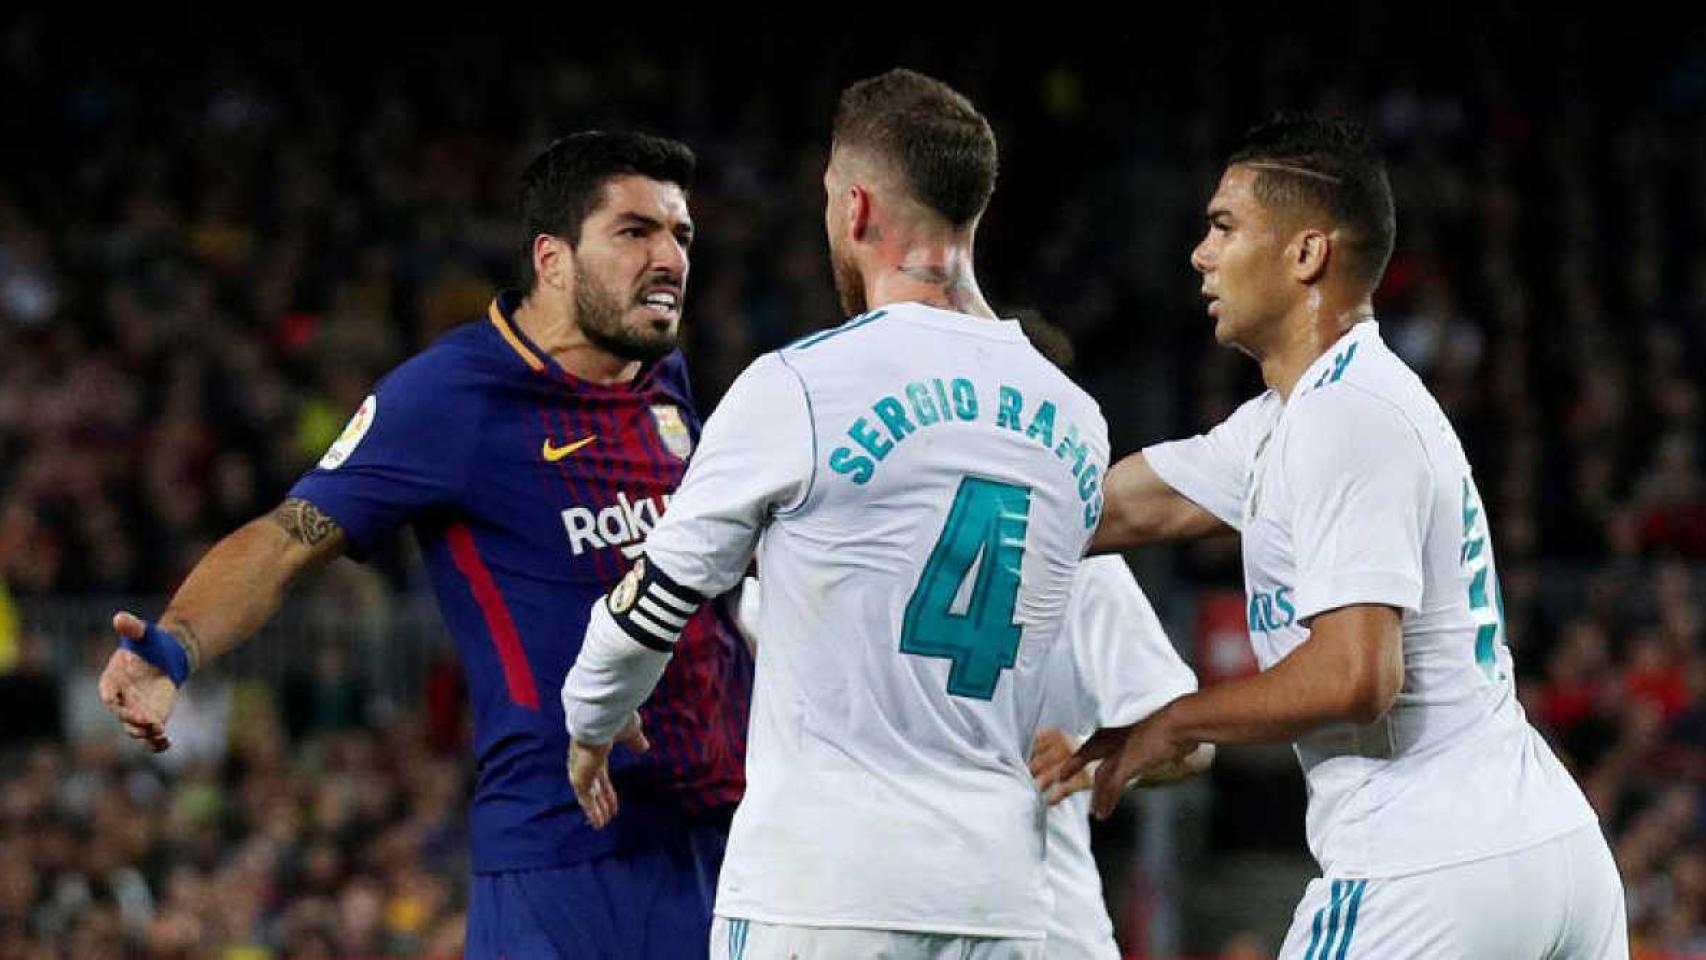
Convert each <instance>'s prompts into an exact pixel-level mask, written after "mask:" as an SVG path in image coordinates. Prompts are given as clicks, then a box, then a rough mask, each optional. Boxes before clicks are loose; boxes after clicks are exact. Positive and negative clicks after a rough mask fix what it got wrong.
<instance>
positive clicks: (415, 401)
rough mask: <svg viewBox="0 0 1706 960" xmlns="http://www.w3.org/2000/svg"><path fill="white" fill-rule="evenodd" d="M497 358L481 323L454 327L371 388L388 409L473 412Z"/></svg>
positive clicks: (494, 374)
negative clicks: (403, 408)
mask: <svg viewBox="0 0 1706 960" xmlns="http://www.w3.org/2000/svg"><path fill="white" fill-rule="evenodd" d="M499 360H501V357H498V358H494V356H493V352H492V350H491V348H490V344H489V343H486V342H484V338H483V331H482V330H481V329H480V324H479V323H477V322H476V323H468V324H463V325H462V326H459V327H455V328H453V329H451V330H449V331H447V332H445V334H444V335H443V336H441V337H439V338H438V339H437V340H435V341H433V342H432V343H431V344H430V345H428V346H427V347H426V348H425V349H423V350H421V351H420V352H419V353H416V354H415V355H414V356H412V357H410V358H408V359H407V360H404V361H403V362H402V363H400V364H398V365H397V366H396V367H393V368H392V369H391V371H390V372H388V373H386V374H385V375H384V376H382V377H380V378H379V380H378V382H377V383H376V384H375V385H374V388H373V392H374V393H375V394H376V395H377V396H378V397H379V398H380V403H381V404H382V405H383V406H385V407H387V408H390V409H397V408H399V407H407V408H410V409H415V410H419V411H422V412H428V413H430V412H434V411H437V412H444V411H456V412H458V413H459V414H468V413H471V412H472V411H473V409H474V401H475V400H476V399H477V398H478V397H480V396H483V395H484V394H485V393H486V392H488V391H486V390H485V389H484V388H485V386H486V384H488V383H490V382H491V381H492V380H493V379H494V378H495V377H497V376H498V375H499V362H498V361H499Z"/></svg>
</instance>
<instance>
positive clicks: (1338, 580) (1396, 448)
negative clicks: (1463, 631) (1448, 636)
mask: <svg viewBox="0 0 1706 960" xmlns="http://www.w3.org/2000/svg"><path fill="white" fill-rule="evenodd" d="M1304 402H1306V403H1308V404H1309V406H1308V408H1306V409H1301V410H1298V411H1296V419H1295V420H1294V422H1293V425H1292V427H1291V435H1290V437H1288V438H1287V442H1286V447H1285V458H1286V459H1285V463H1284V464H1283V465H1282V466H1283V467H1284V469H1285V472H1286V475H1287V477H1288V478H1289V480H1290V482H1291V484H1292V502H1293V503H1294V504H1295V506H1294V508H1293V509H1294V512H1293V515H1292V549H1293V552H1294V555H1295V556H1296V558H1297V600H1296V603H1297V617H1298V619H1299V620H1305V621H1306V620H1308V619H1309V618H1310V617H1313V616H1315V615H1316V614H1319V613H1322V612H1324V611H1327V610H1333V609H1336V608H1338V607H1343V606H1348V605H1350V604H1358V603H1376V604H1384V605H1386V606H1391V607H1397V608H1398V609H1400V610H1407V611H1414V610H1417V609H1418V608H1420V606H1421V602H1422V586H1423V576H1422V573H1423V570H1422V565H1423V557H1422V546H1423V541H1424V538H1425V536H1426V531H1427V529H1428V524H1429V521H1430V519H1431V517H1430V514H1431V512H1432V505H1433V500H1432V492H1433V468H1432V466H1431V464H1430V463H1429V461H1428V457H1427V450H1426V448H1425V447H1424V446H1423V445H1422V438H1421V437H1420V436H1418V435H1417V433H1416V431H1415V428H1414V427H1412V426H1411V424H1410V422H1409V421H1408V420H1407V419H1405V418H1404V417H1403V415H1402V414H1401V413H1399V411H1398V410H1397V409H1396V408H1394V407H1392V406H1390V405H1389V404H1387V403H1386V402H1385V401H1384V400H1382V399H1380V398H1378V397H1375V396H1372V395H1370V394H1367V393H1364V392H1362V391H1360V390H1357V389H1355V387H1354V386H1352V385H1350V384H1345V385H1343V386H1342V387H1336V388H1335V389H1334V390H1333V391H1332V392H1331V393H1317V394H1311V395H1310V396H1309V397H1307V398H1304Z"/></svg>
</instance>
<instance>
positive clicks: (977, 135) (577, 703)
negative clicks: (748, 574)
mask: <svg viewBox="0 0 1706 960" xmlns="http://www.w3.org/2000/svg"><path fill="white" fill-rule="evenodd" d="M995 168H996V150H995V137H994V134H993V132H992V131H991V130H990V127H989V124H988V122H987V121H986V120H985V119H984V118H983V117H982V116H981V115H980V114H979V113H978V112H977V110H976V109H975V108H974V107H973V106H972V105H971V104H970V102H968V101H967V100H966V99H965V98H964V97H962V96H960V95H959V94H958V93H955V92H954V91H953V90H952V89H950V88H948V87H947V86H945V85H944V84H941V83H939V82H938V81H935V80H932V79H930V78H928V77H924V76H922V75H920V74H917V73H913V72H910V71H905V70H896V71H891V72H889V73H886V74H883V75H881V76H878V77H873V78H871V79H868V80H864V81H861V82H859V83H856V84H854V85H853V86H851V87H849V88H848V89H847V90H846V91H845V92H844V93H843V94H842V97H841V101H840V105H839V108H838V110H837V114H836V119H835V125H834V143H833V146H832V150H831V157H830V163H829V169H828V171H827V172H826V174H825V177H824V187H825V190H826V193H827V204H826V211H825V226H826V228H827V231H828V234H829V245H830V253H831V257H832V260H833V264H834V268H835V269H834V273H835V277H836V286H837V288H838V290H839V292H840V293H841V298H842V302H843V305H844V306H845V307H846V309H847V312H848V313H849V314H854V315H856V316H855V317H854V319H852V320H850V321H849V322H847V323H846V324H844V325H842V326H840V327H837V328H835V329H833V330H830V331H826V332H824V333H822V334H819V335H817V336H813V337H809V338H807V339H805V340H802V341H800V342H798V343H795V344H793V345H792V346H789V347H787V348H784V349H783V350H780V351H778V352H776V353H772V354H769V355H766V356H764V357H761V358H760V359H758V360H757V361H755V362H754V363H753V364H752V366H750V367H749V368H748V369H747V370H746V371H745V372H744V373H742V374H741V376H740V378H739V379H737V380H736V382H735V384H734V385H733V386H731V387H730V388H729V392H728V394H727V395H726V396H725V397H724V399H723V401H722V403H721V404H719V405H718V407H717V410H716V413H715V414H714V415H713V416H712V417H711V418H710V420H709V421H707V423H706V425H705V432H704V436H703V437H702V438H701V441H700V444H699V448H698V450H697V452H696V453H695V454H694V457H693V462H692V464H691V466H690V467H689V468H688V471H687V476H686V477H685V478H683V481H682V484H681V487H680V489H679V490H678V491H677V493H676V494H675V497H674V499H673V500H672V501H671V503H670V507H669V510H668V512H667V513H665V515H664V516H663V518H662V519H661V521H660V522H659V523H658V524H657V526H656V527H655V528H654V529H653V531H652V533H651V535H650V536H649V537H648V538H647V542H646V548H645V553H644V556H643V557H642V558H641V560H640V561H639V562H637V563H636V565H635V568H634V571H633V572H632V573H631V574H630V576H629V577H628V579H627V580H625V581H624V584H623V585H622V586H619V587H618V588H617V589H616V590H613V591H612V592H611V594H610V595H609V597H607V598H606V599H605V600H604V601H601V602H600V603H598V604H596V605H595V606H594V610H593V614H592V619H591V622H590V625H589V627H588V630H587V636H586V645H585V646H584V647H583V648H582V650H581V654H580V657H579V659H578V660H577V661H576V663H575V666H574V667H573V669H572V670H571V671H570V673H569V677H568V680H567V682H566V683H565V684H564V687H563V701H564V707H565V711H566V716H567V719H568V724H569V729H570V733H571V735H572V737H573V740H574V745H573V746H572V748H571V751H570V779H571V780H572V781H573V783H574V786H575V789H576V794H577V796H578V797H579V798H580V801H581V803H582V806H583V807H584V808H585V809H586V811H587V813H588V815H589V817H591V818H592V819H593V821H594V822H597V821H599V820H601V819H603V818H605V817H608V816H609V815H610V814H611V812H612V811H613V810H614V809H615V804H616V803H617V802H618V798H616V797H615V796H614V794H613V793H612V791H611V789H610V783H609V779H608V777H607V775H606V773H605V766H604V761H605V758H606V757H607V756H608V753H609V751H610V749H611V744H612V743H613V741H615V740H619V739H620V740H623V741H625V742H628V743H632V744H635V745H638V744H639V743H640V739H639V731H638V729H637V721H636V719H635V713H634V708H635V707H636V706H637V705H638V704H639V703H640V702H641V701H642V699H643V698H644V697H645V695H646V693H647V692H648V691H649V690H650V689H651V685H652V683H653V682H655V680H656V678H657V677H658V675H659V674H660V673H661V671H662V669H663V666H664V663H665V662H666V661H667V660H668V657H669V650H670V644H671V643H672V642H673V640H674V636H675V634H676V632H677V631H678V630H679V625H680V624H681V623H683V622H684V615H685V614H686V613H688V612H690V611H691V610H693V609H695V608H696V607H697V605H698V604H699V603H701V602H702V601H703V599H704V598H707V597H712V596H716V595H718V594H720V593H722V592H724V591H726V590H728V589H729V588H731V587H732V586H734V585H735V584H737V583H739V582H740V578H741V575H742V574H743V573H744V572H745V571H746V569H747V566H748V563H749V562H750V561H751V560H752V559H753V557H754V555H755V553H756V558H757V560H758V565H759V569H760V571H761V572H762V575H763V578H764V591H763V599H762V602H761V604H760V608H759V611H758V624H757V627H758V631H759V634H760V635H761V636H762V637H764V638H765V641H766V642H765V643H764V644H763V645H762V646H760V648H759V650H758V657H757V660H758V663H757V668H756V675H755V680H754V692H753V708H752V722H751V728H750V741H749V744H748V752H747V781H748V782H747V792H746V796H745V799H744V800H743V801H742V802H741V806H740V808H739V810H738V812H737V813H736V814H735V820H734V825H733V826H732V827H731V830H730V837H729V845H728V852H727V855H726V857H725V860H724V863H723V871H722V875H721V878H720V882H719V886H718V892H717V905H716V914H717V920H716V922H715V924H714V926H713V929H712V935H711V951H712V956H713V957H717V958H724V957H742V958H751V960H762V958H769V957H777V958H789V957H795V956H798V957H801V958H807V957H829V958H839V957H845V958H850V960H851V958H861V960H863V958H869V957H875V956H890V957H938V956H951V957H956V958H1035V957H1040V956H1041V950H1042V945H1043V937H1044V933H1045V928H1046V925H1047V922H1048V915H1049V895H1048V887H1047V877H1046V875H1045V871H1044V867H1043V842H1044V840H1043V838H1044V832H1043V825H1044V821H1045V813H1044V810H1045V808H1044V806H1043V805H1042V802H1041V797H1040V795H1039V794H1038V792H1037V790H1036V788H1035V786H1034V784H1033V782H1032V780H1031V776H1030V773H1029V771H1028V770H1027V766H1026V758H1027V755H1028V751H1029V749H1030V745H1031V738H1032V735H1033V734H1034V732H1035V730H1036V726H1037V721H1038V718H1039V716H1040V713H1041V710H1042V699H1043V686H1044V684H1043V676H1042V672H1043V670H1044V667H1045V665H1046V663H1047V660H1048V655H1049V651H1050V648H1051V646H1052V645H1053V644H1055V643H1056V642H1058V639H1059V637H1058V634H1059V633H1060V630H1061V625H1062V623H1063V622H1064V621H1065V618H1066V611H1067V603H1068V600H1069V598H1070V596H1071V592H1072V577H1073V573H1074V571H1075V570H1076V568H1077V566H1078V562H1079V558H1080V556H1081V555H1082V554H1083V551H1084V548H1085V547H1086V546H1088V544H1089V539H1090V534H1091V532H1092V531H1093V530H1094V528H1095V526H1096V522H1097V520H1098V519H1099V518H1100V513H1101V506H1102V502H1101V474H1102V473H1103V472H1104V470H1105V464H1106V463H1107V459H1106V458H1107V452H1108V447H1107V427H1106V424H1105V423H1104V422H1103V419H1102V416H1101V413H1100V411H1099V410H1098V409H1097V407H1096V405H1095V403H1094V402H1093V401H1092V400H1091V399H1090V398H1089V396H1088V395H1086V394H1085V393H1084V392H1083V391H1082V390H1080V389H1079V388H1078V387H1077V386H1076V385H1074V384H1073V383H1072V381H1071V380H1069V379H1068V378H1067V377H1066V376H1065V375H1064V374H1062V373H1061V372H1060V371H1059V370H1057V369H1056V368H1055V367H1054V366H1053V365H1052V364H1051V363H1049V362H1048V361H1047V360H1046V359H1044V358H1043V357H1042V356H1041V355H1040V354H1038V353H1037V352H1036V350H1035V349H1034V348H1033V347H1032V346H1031V345H1030V343H1029V341H1027V340H1026V338H1025V335H1024V333H1023V332H1022V331H1021V330H1020V329H1019V325H1018V323H1016V322H1014V321H1010V320H1001V319H998V318H996V317H995V315H994V313H993V311H991V310H990V308H989V306H988V304H987V303H985V301H984V299H983V296H982V294H981V293H980V292H979V291H978V286H977V282H976V280H975V278H974V276H973V272H972V249H973V239H974V234H975V231H976V227H977V222H978V219H979V217H980V216H981V215H982V212H983V209H984V207H985V205H986V204H987V202H988V200H989V197H990V195H991V193H992V191H993V189H994V183H995Z"/></svg>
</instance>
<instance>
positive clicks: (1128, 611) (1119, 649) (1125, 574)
mask: <svg viewBox="0 0 1706 960" xmlns="http://www.w3.org/2000/svg"><path fill="white" fill-rule="evenodd" d="M1066 636H1067V639H1068V642H1070V643H1071V645H1072V656H1073V661H1074V665H1075V667H1076V670H1077V673H1078V677H1079V685H1080V687H1081V688H1082V690H1083V692H1084V694H1085V695H1087V696H1088V697H1090V698H1091V700H1093V701H1094V703H1095V707H1096V721H1097V725H1098V726H1103V727H1119V726H1125V725H1127V724H1131V723H1136V722H1138V721H1139V720H1142V719H1143V718H1144V717H1147V716H1149V715H1150V714H1152V713H1154V712H1155V711H1157V710H1159V709H1161V708H1162V707H1164V706H1166V705H1167V704H1169V703H1171V702H1172V701H1174V700H1176V699H1178V698H1179V697H1182V696H1184V695H1185V694H1187V693H1190V692H1192V691H1194V690H1196V688H1197V678H1196V674H1195V673H1192V672H1191V668H1190V667H1188V666H1186V665H1185V661H1184V660H1182V659H1180V657H1179V653H1178V651H1177V650H1175V649H1173V643H1172V641H1171V640H1169V639H1168V638H1167V632H1166V631H1165V630H1163V629H1162V628H1161V621H1160V619H1159V618H1158V617H1156V616H1155V609H1154V608H1153V607H1151V606H1150V605H1149V598H1148V597H1145V596H1144V595H1143V590H1142V589H1141V588H1140V587H1138V585H1137V578H1135V577H1133V576H1132V574H1131V568H1130V567H1128V566H1126V562H1125V560H1124V559H1123V558H1121V557H1118V556H1104V557H1091V558H1089V559H1087V560H1085V561H1084V562H1083V563H1082V564H1081V565H1080V566H1079V568H1078V575H1077V576H1076V577H1075V578H1074V580H1073V584H1072V605H1071V608H1070V611H1069V614H1068V619H1067V628H1066Z"/></svg>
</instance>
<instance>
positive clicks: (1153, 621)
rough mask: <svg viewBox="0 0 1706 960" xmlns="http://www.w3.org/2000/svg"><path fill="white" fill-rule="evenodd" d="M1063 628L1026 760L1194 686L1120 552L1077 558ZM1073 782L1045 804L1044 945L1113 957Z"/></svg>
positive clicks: (1188, 763)
mask: <svg viewBox="0 0 1706 960" xmlns="http://www.w3.org/2000/svg"><path fill="white" fill-rule="evenodd" d="M1065 638H1066V639H1065V642H1064V643H1060V644H1057V645H1056V647H1055V652H1054V655H1053V656H1052V657H1051V659H1050V663H1049V669H1048V673H1047V676H1048V693H1047V694H1046V696H1045V701H1044V704H1045V705H1044V711H1043V720H1042V724H1043V727H1044V729H1043V730H1040V731H1039V732H1038V734H1037V740H1036V742H1035V743H1034V744H1033V745H1032V757H1031V764H1032V768H1033V769H1037V768H1039V767H1041V766H1046V765H1048V761H1049V760H1050V759H1051V758H1058V757H1061V756H1063V755H1064V754H1068V753H1070V752H1071V749H1072V748H1071V746H1069V745H1068V744H1069V743H1073V744H1075V743H1076V741H1077V740H1078V739H1079V738H1082V737H1085V736H1088V735H1089V734H1091V733H1092V732H1094V731H1095V730H1096V729H1097V728H1098V727H1117V726H1123V725H1126V724H1131V723H1136V722H1138V721H1139V720H1142V719H1143V718H1145V717H1147V716H1149V715H1150V714H1153V713H1154V712H1155V711H1157V710H1159V709H1161V707H1163V706H1165V705H1166V704H1167V703H1169V702H1171V701H1173V700H1176V699H1178V698H1179V697H1182V696H1184V695H1185V694H1187V693H1190V692H1191V691H1193V690H1195V689H1196V688H1197V678H1196V675H1195V674H1194V673H1192V672H1191V668H1190V667H1187V666H1185V662H1184V661H1183V660H1181V659H1179V654H1178V651H1176V650H1174V649H1173V643H1172V641H1171V640H1169V639H1167V633H1166V631H1165V630H1163V629H1162V628H1161V621H1160V620H1159V619H1158V618H1157V617H1156V616H1155V610H1154V608H1152V607H1151V606H1150V605H1149V599H1148V598H1147V597H1145V596H1144V595H1143V590H1142V589H1140V588H1139V587H1138V585H1137V579H1136V578H1135V577H1133V576H1132V575H1131V568H1130V567H1127V566H1126V562H1125V560H1124V559H1122V558H1120V557H1117V556H1108V557H1090V558H1088V559H1086V560H1085V561H1084V562H1083V563H1081V564H1079V567H1078V574H1077V576H1076V577H1075V578H1074V579H1073V583H1072V604H1071V607H1070V608H1069V613H1068V616H1067V621H1066V628H1065ZM1068 738H1070V740H1069V739H1068ZM1212 756H1213V747H1212V746H1210V745H1209V744H1203V745H1202V746H1201V747H1199V748H1198V749H1197V750H1196V751H1195V752H1193V753H1191V754H1190V755H1189V756H1187V757H1185V758H1184V759H1183V760H1182V761H1181V762H1180V763H1179V764H1177V765H1175V768H1174V769H1172V770H1169V771H1163V772H1162V775H1161V776H1156V775H1154V774H1152V775H1150V776H1148V777H1146V778H1145V783H1146V784H1157V783H1160V782H1171V781H1172V780H1176V779H1181V778H1183V777H1186V776H1192V775H1195V774H1197V773H1200V772H1202V771H1203V770H1205V769H1207V768H1208V764H1209V761H1210V759H1211V758H1212ZM1084 779H1085V780H1088V777H1085V778H1084ZM1079 786H1080V787H1081V788H1082V789H1081V792H1077V793H1075V794H1074V795H1073V796H1071V797H1068V798H1067V799H1065V800H1064V801H1062V802H1061V803H1058V804H1056V805H1054V806H1053V807H1051V808H1049V813H1048V876H1049V888H1050V890H1052V891H1053V893H1054V912H1053V913H1052V914H1051V915H1050V918H1049V927H1048V947H1047V950H1046V955H1047V958H1048V960H1117V958H1118V957H1119V955H1120V953H1119V949H1118V948H1117V947H1116V945H1115V944H1114V927H1113V923H1112V922H1111V921H1110V920H1109V919H1108V907H1107V904H1106V903H1105V902H1104V901H1103V899H1102V876H1101V872H1100V871H1098V870H1097V869H1096V861H1095V858H1094V857H1093V856H1092V855H1091V852H1090V823H1089V819H1090V794H1089V792H1088V787H1089V784H1088V783H1087V782H1086V783H1082V784H1080V785H1079Z"/></svg>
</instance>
